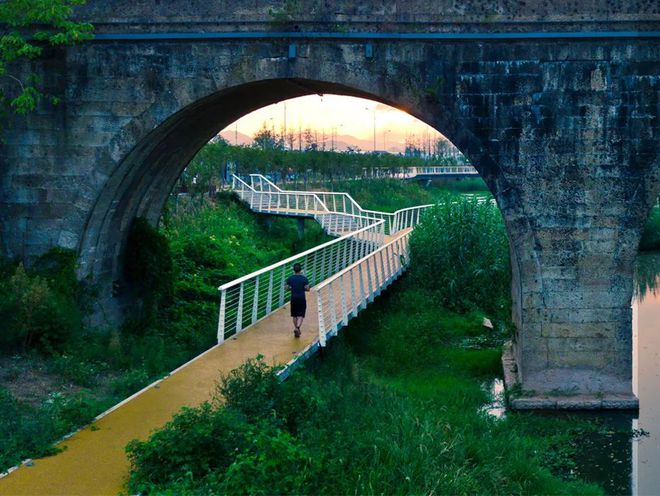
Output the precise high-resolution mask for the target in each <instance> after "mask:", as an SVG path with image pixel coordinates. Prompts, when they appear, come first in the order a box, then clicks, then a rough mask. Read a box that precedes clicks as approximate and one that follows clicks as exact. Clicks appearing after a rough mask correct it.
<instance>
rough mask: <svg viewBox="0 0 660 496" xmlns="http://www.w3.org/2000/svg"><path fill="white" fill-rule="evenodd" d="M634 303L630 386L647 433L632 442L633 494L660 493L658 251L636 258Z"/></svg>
mask: <svg viewBox="0 0 660 496" xmlns="http://www.w3.org/2000/svg"><path fill="white" fill-rule="evenodd" d="M636 286H637V288H638V291H637V295H636V297H635V301H634V303H633V337H634V340H633V342H634V345H633V353H634V355H633V368H634V379H633V388H634V391H635V393H636V394H637V396H638V397H639V418H638V419H634V420H633V426H634V427H636V428H639V429H644V430H645V431H647V432H648V436H643V437H640V438H639V439H637V440H633V441H632V456H631V462H632V463H631V469H630V472H631V478H630V480H631V484H630V489H631V491H630V492H631V493H632V494H639V495H643V496H646V495H660V254H656V255H640V256H639V257H638V260H637V274H636Z"/></svg>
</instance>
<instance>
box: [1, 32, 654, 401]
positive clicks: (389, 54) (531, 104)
mask: <svg viewBox="0 0 660 496" xmlns="http://www.w3.org/2000/svg"><path fill="white" fill-rule="evenodd" d="M296 43H297V46H298V53H297V57H295V58H293V59H289V58H288V56H287V54H288V42H287V41H285V40H283V41H272V40H263V41H249V42H240V41H233V42H220V41H207V42H200V41H197V42H193V41H185V42H176V41H170V42H168V41H161V42H136V43H125V42H93V43H89V44H86V45H84V46H80V47H76V48H74V49H69V50H67V51H66V52H53V54H52V55H51V57H50V58H49V59H48V60H47V61H46V62H45V63H44V66H42V67H40V68H39V70H42V71H43V72H44V74H51V75H50V76H49V79H48V83H49V85H50V87H51V90H52V92H53V93H56V94H60V96H61V97H62V104H61V105H59V106H57V107H48V106H44V107H43V108H41V109H39V111H38V112H37V113H35V114H34V115H31V116H29V117H27V118H15V119H14V120H13V121H12V122H11V125H10V129H9V130H8V132H7V135H6V140H5V143H4V144H3V145H0V159H1V160H2V162H1V165H2V167H1V168H0V249H2V251H3V253H5V254H7V255H10V256H19V257H23V258H26V259H29V258H30V257H32V256H34V255H37V254H39V253H42V252H44V251H46V250H47V249H48V248H49V247H52V246H55V245H57V246H64V247H67V248H72V249H75V250H77V251H78V252H79V253H80V256H81V276H83V275H87V274H89V275H90V277H91V278H92V279H94V280H96V281H99V283H100V284H101V285H102V287H103V289H104V291H105V293H104V295H105V298H104V299H102V303H103V304H104V308H105V311H106V312H107V313H108V314H111V313H112V311H111V307H112V302H113V301H114V299H113V297H112V296H111V288H112V283H113V281H118V280H121V274H122V269H121V267H122V258H121V255H122V250H123V246H124V242H125V239H126V233H127V230H128V227H129V226H130V223H131V221H132V220H133V218H134V217H135V216H137V215H145V216H146V217H147V218H149V219H150V220H151V221H152V222H155V221H157V219H158V216H159V214H160V209H161V208H162V205H163V202H164V201H165V199H166V197H167V195H168V193H169V191H170V189H171V186H172V184H173V182H174V181H175V180H176V178H177V177H178V175H179V174H180V173H181V171H182V170H183V168H184V167H185V165H186V164H187V162H188V161H189V160H190V158H191V157H192V156H193V155H194V153H195V152H196V151H197V150H198V149H199V148H200V147H201V146H202V145H203V143H204V142H206V140H208V139H209V138H210V137H211V136H212V135H213V134H214V133H216V132H217V131H218V130H219V129H222V128H223V127H224V126H226V125H227V124H229V123H230V122H232V121H233V120H234V119H236V118H238V117H240V116H241V115H244V114H245V113H247V112H249V111H251V110H254V109H256V108H259V107H261V106H264V105H267V104H269V103H273V102H275V101H278V100H280V99H283V98H289V97H293V96H299V95H303V94H310V93H318V92H330V93H339V94H346V95H355V96H365V97H371V98H373V99H376V100H379V101H382V102H385V103H388V104H393V105H396V106H397V107H400V108H404V109H407V110H408V111H409V112H411V113H412V114H414V115H416V116H417V117H420V118H421V119H423V120H424V121H426V122H427V123H429V124H430V125H432V126H434V127H435V128H436V129H438V130H439V131H441V132H442V133H443V134H445V135H446V136H447V137H448V138H449V139H451V140H452V141H453V142H454V143H455V144H456V145H457V146H458V147H459V149H461V150H462V151H463V152H464V153H465V154H466V155H467V156H468V157H469V158H470V159H471V160H472V162H473V163H474V164H475V166H476V167H477V169H478V170H479V171H480V173H481V174H482V176H483V177H484V179H485V180H486V182H487V183H488V185H489V187H490V188H491V190H492V191H493V193H494V195H495V197H496V199H497V202H498V205H499V206H500V208H501V209H502V212H503V215H504V218H505V221H506V226H507V230H508V233H509V237H510V240H511V246H512V248H511V251H512V263H513V266H514V284H513V288H512V291H513V294H514V320H515V322H516V324H517V326H518V335H517V338H516V353H517V360H518V367H519V373H520V375H521V377H522V380H523V386H524V387H525V388H528V389H533V390H537V391H551V390H553V389H561V390H567V389H569V390H570V389H571V388H574V390H575V391H580V392H596V393H603V392H604V393H607V392H610V393H618V392H622V393H629V392H630V390H631V358H632V357H631V335H630V301H631V296H632V270H633V259H634V256H635V254H636V250H637V244H638V241H639V236H640V231H641V228H642V226H643V224H644V221H645V220H646V218H647V216H648V212H649V209H650V205H651V204H652V201H653V199H654V198H655V196H656V195H657V194H658V193H659V192H660V161H659V160H658V156H657V153H658V71H657V68H658V53H660V51H659V50H658V43H657V41H655V40H639V39H630V40H610V41H604V40H582V41H570V40H547V41H539V40H530V41H515V42H512V41H508V42H503V41H501V42H494V41H493V42H456V41H443V42H422V41H410V42H391V41H390V42H385V41H380V42H379V41H376V42H374V55H373V57H371V58H367V57H366V55H365V50H364V43H362V42H357V41H330V40H326V41H322V40H316V41H313V40H299V41H297V42H296Z"/></svg>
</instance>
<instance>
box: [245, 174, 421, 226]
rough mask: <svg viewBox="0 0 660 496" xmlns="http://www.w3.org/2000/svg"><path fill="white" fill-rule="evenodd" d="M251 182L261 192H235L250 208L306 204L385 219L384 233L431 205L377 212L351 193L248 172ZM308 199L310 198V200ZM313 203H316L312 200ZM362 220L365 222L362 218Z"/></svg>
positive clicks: (413, 219)
mask: <svg viewBox="0 0 660 496" xmlns="http://www.w3.org/2000/svg"><path fill="white" fill-rule="evenodd" d="M236 180H237V181H240V182H241V183H242V185H241V184H238V186H239V187H240V186H242V187H243V188H245V187H248V188H250V189H251V190H252V191H254V190H253V189H252V188H251V187H250V186H248V185H247V183H245V182H244V181H242V180H241V179H239V178H236ZM250 180H251V183H252V184H254V185H255V186H256V187H257V188H261V190H263V191H264V193H262V192H256V191H255V192H253V193H249V192H244V191H237V192H238V193H239V196H241V195H243V196H241V198H243V199H245V200H246V201H247V202H248V203H250V207H251V208H252V209H253V210H257V211H260V212H266V211H267V210H266V209H267V208H269V207H270V209H271V210H270V211H271V212H274V211H275V210H279V209H282V210H289V211H291V210H295V211H300V212H309V210H305V207H306V206H310V208H311V209H314V210H316V209H318V211H326V212H328V211H330V212H334V213H343V214H347V215H351V216H355V217H363V218H367V219H380V220H384V221H385V226H384V228H385V234H387V235H390V234H394V233H397V232H399V231H400V230H402V229H408V228H410V227H413V226H414V225H416V224H417V223H419V219H420V215H421V211H422V210H425V209H427V208H430V207H432V206H433V205H418V206H415V207H409V208H403V209H401V210H397V211H396V212H380V211H377V210H368V209H365V208H362V207H361V206H360V205H359V204H358V202H356V201H355V200H354V199H353V197H352V196H351V195H349V194H348V193H342V192H332V191H288V190H283V189H281V188H279V187H278V186H277V185H276V184H274V183H273V182H272V181H270V180H269V179H268V178H266V177H265V176H263V175H261V174H250ZM310 198H314V201H312V200H311V199H310ZM315 202H316V203H315ZM365 222H366V221H365Z"/></svg>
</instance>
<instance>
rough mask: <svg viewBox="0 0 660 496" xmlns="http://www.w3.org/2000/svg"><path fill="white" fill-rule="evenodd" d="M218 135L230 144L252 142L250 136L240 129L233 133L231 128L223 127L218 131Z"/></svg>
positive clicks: (248, 143) (247, 143)
mask: <svg viewBox="0 0 660 496" xmlns="http://www.w3.org/2000/svg"><path fill="white" fill-rule="evenodd" d="M220 136H222V137H223V138H224V139H225V140H227V143H229V144H230V145H251V144H252V136H248V135H247V134H243V133H241V132H240V131H239V132H238V133H235V132H234V131H233V130H229V129H225V130H224V131H222V132H221V133H220Z"/></svg>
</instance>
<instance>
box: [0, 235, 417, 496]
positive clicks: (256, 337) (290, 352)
mask: <svg viewBox="0 0 660 496" xmlns="http://www.w3.org/2000/svg"><path fill="white" fill-rule="evenodd" d="M408 231H409V230H405V231H401V232H400V233H398V235H397V236H396V237H398V236H401V235H403V234H404V233H406V232H408ZM393 239H395V237H392V236H387V237H386V241H391V240H393ZM373 263H374V262H373V261H371V262H370V274H371V275H372V281H373V282H374V284H376V281H375V280H374V277H375V276H374V274H375V270H374V267H373ZM366 273H367V272H366V266H365V267H364V268H363V275H364V277H365V279H366ZM354 277H357V276H354ZM355 284H356V285H357V284H358V281H357V279H356V280H355ZM336 291H338V290H336ZM336 296H337V297H336V301H337V303H336V305H337V309H336V313H337V314H339V313H340V312H339V305H340V303H339V301H340V298H339V295H338V294H337V295H336ZM314 298H315V297H314V292H311V293H309V294H308V312H307V318H306V319H305V322H304V324H303V334H302V337H301V339H294V338H293V328H292V323H291V318H290V316H289V305H288V304H287V305H285V306H284V307H282V308H280V309H278V310H276V311H275V312H273V313H272V314H270V315H269V316H267V317H265V318H264V319H263V320H261V321H259V322H257V323H256V324H254V325H252V326H250V327H249V328H247V329H246V330H245V331H244V332H242V333H241V334H239V335H238V336H235V337H232V338H229V339H228V340H227V341H226V342H225V343H223V344H222V345H218V346H214V347H213V348H211V349H210V350H208V351H207V352H205V353H204V354H202V355H200V356H199V357H197V358H196V359H194V360H193V361H191V362H189V363H188V364H186V365H185V366H183V367H182V368H180V369H178V370H177V371H175V372H174V373H173V374H172V375H170V376H169V377H167V378H166V379H165V380H163V381H162V382H160V383H158V384H157V385H155V386H153V387H151V388H149V389H147V390H146V391H144V392H143V393H141V394H139V395H137V396H136V397H134V398H132V399H131V400H130V401H127V402H126V403H124V404H123V405H121V406H120V407H119V408H117V409H116V410H114V411H111V412H110V413H109V414H107V415H106V416H104V417H102V418H101V419H99V420H98V421H96V422H94V424H93V426H94V427H91V426H90V427H86V428H85V429H83V430H81V431H79V432H78V433H76V434H74V435H73V436H72V437H70V438H69V439H66V440H65V441H63V442H61V443H60V445H59V446H60V447H66V449H65V450H64V451H63V452H61V453H59V454H58V455H55V456H52V457H48V458H41V459H38V460H35V461H34V465H33V466H32V467H21V468H19V469H18V470H16V471H14V472H12V473H11V474H9V475H8V476H7V477H4V478H2V479H0V495H3V496H5V495H6V496H9V495H27V496H35V495H72V496H73V495H84V496H93V495H116V494H118V493H119V492H121V491H122V490H123V489H124V484H125V482H126V477H127V474H128V469H129V466H128V461H127V459H126V455H125V452H124V448H125V446H126V444H127V443H128V442H129V441H131V440H132V439H146V438H147V437H148V435H149V433H150V432H152V431H153V430H154V429H157V428H159V427H161V426H163V425H164V424H165V423H166V422H167V421H168V420H170V419H171V417H172V415H173V414H174V413H176V412H177V411H178V410H180V409H181V407H183V406H195V405H198V404H200V403H202V402H203V401H205V400H207V399H209V398H210V397H211V395H212V394H213V392H214V389H215V384H216V382H217V380H218V378H219V377H220V375H221V374H226V373H228V372H229V371H231V370H233V369H235V368H236V367H238V366H240V365H241V364H242V363H243V362H244V361H245V360H247V359H248V358H253V357H256V356H257V355H263V356H264V357H265V360H266V362H267V363H269V364H272V365H276V364H285V363H287V362H289V361H290V360H291V359H292V358H295V357H296V356H300V354H301V353H302V352H303V351H305V349H307V348H308V347H309V346H310V345H312V344H314V343H315V342H316V341H318V325H319V324H318V316H317V314H316V308H317V304H316V301H315V299H314Z"/></svg>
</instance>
